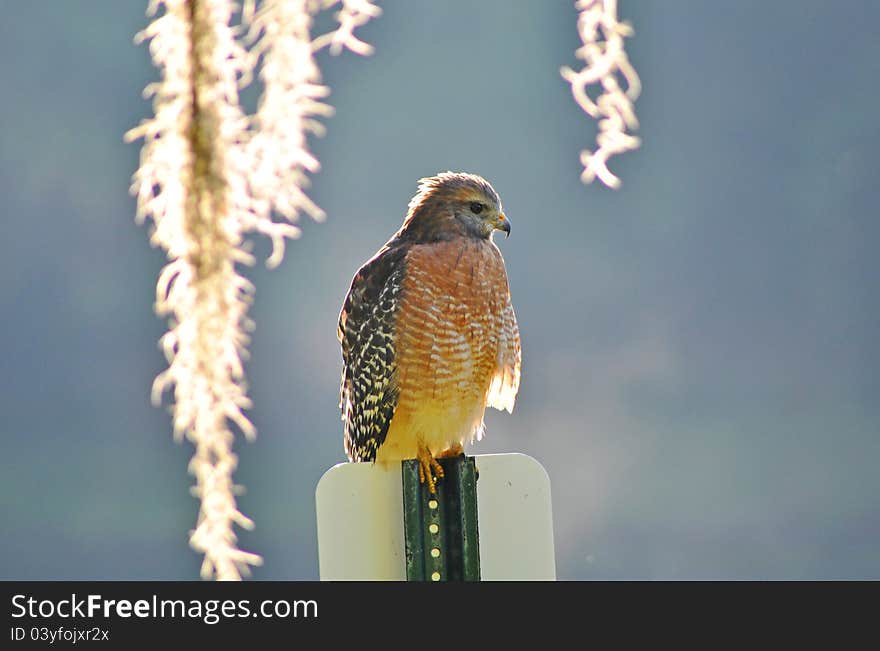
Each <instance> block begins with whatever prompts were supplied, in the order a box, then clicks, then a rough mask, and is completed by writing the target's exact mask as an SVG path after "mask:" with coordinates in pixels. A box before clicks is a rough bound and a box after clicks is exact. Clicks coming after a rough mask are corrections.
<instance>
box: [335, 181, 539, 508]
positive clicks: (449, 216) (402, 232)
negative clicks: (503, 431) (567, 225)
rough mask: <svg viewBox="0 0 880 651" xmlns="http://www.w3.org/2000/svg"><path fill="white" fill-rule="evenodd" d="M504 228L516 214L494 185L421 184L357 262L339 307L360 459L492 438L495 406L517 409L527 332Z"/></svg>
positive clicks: (413, 455) (351, 444)
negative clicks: (392, 228)
mask: <svg viewBox="0 0 880 651" xmlns="http://www.w3.org/2000/svg"><path fill="white" fill-rule="evenodd" d="M495 230H501V231H504V232H505V233H506V234H507V235H508V236H509V235H510V222H509V221H508V220H507V218H506V217H505V215H504V212H502V209H501V200H500V199H499V198H498V194H497V193H496V192H495V190H494V189H493V188H492V186H491V185H490V184H489V182H488V181H486V180H485V179H483V178H482V177H480V176H477V175H474V174H463V173H454V172H443V173H441V174H438V175H437V176H432V177H429V178H423V179H421V180H420V181H419V186H418V192H417V193H416V195H415V196H414V197H413V198H412V200H411V201H410V202H409V210H408V211H407V213H406V218H405V219H404V220H403V225H402V226H401V227H400V229H399V230H398V231H397V232H396V233H395V234H394V235H393V236H392V237H391V239H390V240H388V242H387V243H386V244H385V246H383V247H382V248H381V249H379V251H378V252H377V253H376V254H375V255H374V256H373V257H372V258H371V259H370V260H368V261H367V262H366V263H364V265H363V266H362V267H361V268H360V269H359V270H358V272H357V273H356V274H355V275H354V278H353V280H352V281H351V287H350V289H349V291H348V294H347V296H346V297H345V302H344V303H343V306H342V310H341V312H340V314H339V324H338V328H337V337H338V339H339V342H340V343H341V344H342V361H343V367H342V382H341V387H340V409H341V410H342V420H343V421H344V423H345V452H346V455H347V456H348V458H349V460H350V461H373V462H379V463H383V464H384V463H388V462H392V461H400V460H403V459H418V460H419V477H420V479H421V481H422V482H423V483H425V482H426V483H427V484H428V487H429V489H430V491H431V492H432V493H433V492H435V478H434V477H433V475H432V471H433V472H434V473H436V476H437V477H442V476H443V469H442V467H441V466H440V464H439V463H438V462H437V461H436V459H437V458H443V457H447V456H455V455H458V454H462V453H463V452H464V445H465V443H469V442H471V441H472V440H473V439H474V438H476V439H480V438H481V437H482V434H483V414H484V412H485V410H486V407H487V406H489V407H494V408H496V409H499V410H504V409H506V410H507V411H508V412H511V413H512V412H513V405H514V400H515V398H516V393H517V390H518V388H519V379H520V366H521V356H522V354H521V349H520V340H519V329H518V327H517V323H516V316H515V314H514V312H513V305H512V304H511V302H510V290H509V287H508V282H507V271H506V269H505V267H504V259H503V258H502V257H501V251H500V250H499V249H498V247H497V246H496V245H495V243H494V242H493V241H492V234H493V233H494V231H495Z"/></svg>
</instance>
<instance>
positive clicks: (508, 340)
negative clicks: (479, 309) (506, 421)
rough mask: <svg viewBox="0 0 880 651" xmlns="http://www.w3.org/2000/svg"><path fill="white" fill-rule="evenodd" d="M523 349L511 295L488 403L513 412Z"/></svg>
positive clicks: (508, 300)
mask: <svg viewBox="0 0 880 651" xmlns="http://www.w3.org/2000/svg"><path fill="white" fill-rule="evenodd" d="M521 366H522V349H521V347H520V343H519V326H518V325H517V324H516V314H514V312H513V304H512V303H511V302H510V296H509V295H508V298H507V305H506V306H505V307H504V311H503V312H502V317H501V335H500V337H499V342H498V367H497V368H496V369H495V374H494V375H493V376H492V382H491V383H490V384H489V395H488V398H487V400H486V404H487V405H488V406H489V407H494V408H495V409H498V410H504V409H506V410H507V411H509V412H510V413H513V404H514V402H515V401H516V392H517V391H518V390H519V376H520V368H521Z"/></svg>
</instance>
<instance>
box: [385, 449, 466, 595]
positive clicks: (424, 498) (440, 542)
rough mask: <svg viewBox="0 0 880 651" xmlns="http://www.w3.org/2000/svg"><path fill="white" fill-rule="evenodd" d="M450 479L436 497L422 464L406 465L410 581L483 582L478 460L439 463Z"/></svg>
mask: <svg viewBox="0 0 880 651" xmlns="http://www.w3.org/2000/svg"><path fill="white" fill-rule="evenodd" d="M438 461H439V462H440V465H441V466H442V468H443V472H444V477H443V478H442V479H438V481H437V484H436V489H437V492H436V493H434V494H433V495H432V494H431V493H430V491H429V490H428V485H427V484H422V483H421V482H419V462H418V461H417V460H415V459H411V460H407V461H403V462H402V469H401V470H402V472H401V475H402V477H403V521H404V538H405V541H406V578H407V581H479V580H480V536H479V530H478V528H477V471H476V464H475V463H474V458H473V457H467V456H465V455H460V456H457V457H450V458H447V459H438Z"/></svg>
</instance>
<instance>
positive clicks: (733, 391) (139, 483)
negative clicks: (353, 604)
mask: <svg viewBox="0 0 880 651" xmlns="http://www.w3.org/2000/svg"><path fill="white" fill-rule="evenodd" d="M380 4H381V6H382V7H383V9H384V15H383V16H382V17H381V18H379V19H378V20H375V21H374V22H372V23H370V24H369V25H368V26H367V27H365V28H363V29H362V30H361V31H360V35H361V37H362V38H364V40H366V41H368V42H370V43H372V44H374V45H375V46H376V53H375V55H374V56H371V57H367V58H360V57H357V56H355V55H353V54H351V53H346V54H345V55H343V56H339V57H335V58H334V57H330V56H329V55H328V54H326V52H325V53H322V54H321V56H320V58H319V63H320V64H321V65H322V68H323V72H324V78H325V81H326V82H327V83H328V84H329V85H330V86H331V87H332V90H333V93H332V96H331V98H330V102H331V103H332V104H333V105H334V106H335V107H336V115H335V117H333V118H331V119H329V120H328V121H327V122H326V125H327V127H328V133H327V135H326V136H325V137H324V138H322V139H316V140H313V141H312V148H313V151H314V152H315V153H316V154H317V155H318V156H319V158H320V160H321V161H322V163H323V170H322V171H321V172H320V173H319V174H318V175H316V176H315V177H314V184H313V188H312V192H311V196H312V197H313V198H314V199H315V200H316V201H317V203H318V204H319V205H321V206H322V207H323V208H324V209H325V210H326V211H327V213H328V216H329V218H328V220H327V221H326V223H323V224H314V223H306V224H304V230H305V232H304V236H303V238H302V240H300V241H298V242H294V243H292V244H291V245H290V246H289V248H288V253H287V256H286V258H285V260H284V263H283V264H282V265H281V267H280V268H279V269H277V270H275V271H268V270H266V268H265V266H264V265H262V264H260V265H258V266H257V267H255V268H253V269H249V270H248V271H247V274H248V276H249V277H250V278H252V279H253V280H254V281H255V283H256V285H257V294H256V303H255V305H254V307H253V310H252V313H251V315H252V316H253V318H254V319H255V320H256V323H257V329H256V332H255V336H254V340H253V344H252V347H251V351H252V357H251V359H250V361H249V362H248V365H247V373H248V380H249V383H250V387H251V388H250V394H251V397H252V398H253V400H254V402H255V407H254V409H253V410H252V411H251V412H250V416H251V418H252V419H253V421H254V423H255V424H256V426H257V427H258V430H259V436H258V439H257V441H256V443H254V444H248V443H245V442H244V440H243V439H240V440H239V442H238V444H237V446H236V450H237V452H238V453H239V455H240V468H239V470H238V472H237V475H236V478H237V480H238V481H239V482H240V483H242V484H243V485H244V486H246V488H247V493H246V494H245V495H244V496H242V498H241V500H240V506H241V509H242V510H243V511H244V512H245V513H246V514H248V515H249V516H251V517H252V518H253V519H254V520H255V521H256V524H257V528H256V530H255V531H253V532H243V533H242V534H241V537H240V540H241V545H242V546H243V548H245V549H248V550H252V551H255V552H258V553H260V554H262V555H263V556H264V558H265V565H264V566H263V567H261V568H257V569H256V570H255V578H257V579H315V578H317V571H318V570H317V567H318V566H317V545H316V534H315V513H314V488H315V485H316V483H317V481H318V479H319V478H320V476H321V475H322V473H323V472H324V471H325V470H326V469H327V468H329V467H330V466H332V465H333V464H335V463H338V462H340V461H342V460H343V459H344V456H343V450H342V429H341V422H340V420H339V414H338V409H337V400H338V380H339V371H340V367H341V360H340V352H339V349H338V344H337V342H336V337H335V324H336V318H337V315H338V310H339V307H340V304H341V302H342V299H343V296H344V294H345V292H346V290H347V288H348V284H349V282H350V279H351V276H352V274H353V273H354V271H355V270H356V269H357V267H358V266H359V265H360V263H361V262H363V261H364V260H366V259H367V258H368V257H369V256H371V255H372V254H373V252H374V251H375V250H376V249H377V248H378V247H379V246H380V245H381V244H382V243H383V242H384V241H385V240H386V239H387V237H388V236H389V235H390V234H391V233H392V232H393V231H394V230H395V229H396V228H397V227H398V226H399V224H400V222H401V220H402V217H403V214H404V211H405V207H406V204H407V201H408V200H409V198H410V197H411V195H412V194H413V192H414V191H415V187H416V180H417V179H418V178H419V177H421V176H425V175H430V174H433V173H435V172H438V171H442V170H446V169H452V170H462V171H471V172H476V173H479V174H482V175H484V176H485V177H487V178H488V179H489V180H490V181H491V182H492V183H493V184H494V185H495V188H496V189H497V190H498V192H499V193H500V194H501V197H502V199H503V202H504V206H505V210H506V212H507V214H508V216H509V217H510V219H511V221H512V224H513V232H512V236H511V237H510V239H507V240H502V241H500V246H501V249H502V251H503V253H504V256H505V259H506V261H507V266H508V270H509V276H510V285H511V291H512V294H513V299H514V305H515V307H516V310H517V314H518V317H519V323H520V328H521V330H522V340H523V347H524V360H523V381H522V386H521V388H520V392H519V398H518V401H517V406H516V409H515V411H514V413H513V415H512V416H511V415H507V414H506V413H505V414H500V413H499V412H495V411H491V412H490V413H488V415H487V427H488V435H487V437H486V438H485V439H484V440H483V441H482V442H481V443H479V444H477V445H476V446H475V447H474V448H472V449H471V451H472V452H475V453H490V452H507V451H518V452H524V453H527V454H529V455H532V456H534V457H535V458H537V459H538V460H539V461H540V462H541V463H543V465H544V466H545V467H546V468H547V470H548V472H549V474H550V477H551V479H552V485H553V507H554V513H553V517H554V522H555V536H556V553H557V565H558V574H559V577H560V578H562V579H594V578H596V579H631V578H635V579H697V578H722V579H750V578H773V579H823V578H880V498H878V495H880V472H878V461H880V425H878V424H880V403H878V391H880V382H878V367H880V342H878V332H880V301H878V295H877V288H878V281H880V273H878V265H877V262H876V256H877V242H878V236H880V225H878V221H880V220H878V217H880V215H878V205H880V182H878V181H880V179H878V176H880V175H878V165H877V152H878V149H880V126H878V121H877V120H878V117H877V116H878V115H880V89H878V85H877V80H878V79H880V39H878V38H877V29H878V25H880V3H876V2H869V1H864V2H858V1H848V2H841V3H828V2H821V1H818V0H811V1H800V0H787V1H782V0H779V1H775V2H762V1H742V2H736V3H719V2H685V1H665V2H659V1H655V2H648V1H643V2H637V1H635V0H630V1H627V0H623V1H622V2H621V7H620V12H621V15H622V17H623V18H625V19H627V20H629V21H630V22H632V23H633V25H634V27H635V29H636V35H635V37H634V38H632V39H629V40H628V45H627V48H628V51H629V55H630V58H631V60H632V62H633V63H634V65H635V67H636V68H637V70H638V71H639V73H640V75H641V78H642V81H643V84H644V92H643V95H642V97H641V98H640V99H639V101H638V104H637V112H638V116H639V118H640V120H641V130H640V131H639V135H641V137H642V138H643V140H644V144H643V147H642V148H641V149H639V150H637V151H635V152H633V153H630V154H627V155H625V156H623V157H618V158H616V159H613V160H612V163H611V168H612V169H613V170H614V171H615V172H617V173H618V174H619V175H620V176H621V177H622V179H623V188H622V190H620V191H618V192H614V191H611V190H608V189H606V188H604V187H602V186H600V185H593V186H584V185H582V184H581V183H580V181H579V179H578V177H579V174H580V166H579V163H578V152H579V150H580V149H582V148H584V147H586V146H592V143H593V137H594V132H595V127H594V126H593V125H592V124H591V122H590V121H589V120H588V118H587V117H586V116H585V115H584V114H583V113H581V112H580V110H579V109H578V108H577V106H576V105H575V104H574V102H573V101H572V98H571V95H570V92H569V89H568V87H567V86H566V84H565V83H564V82H563V81H562V79H561V78H560V77H559V73H558V69H559V67H560V66H561V65H566V64H575V63H576V61H575V59H574V56H573V52H574V50H575V48H576V47H577V46H578V44H579V41H578V38H577V33H576V30H575V20H576V14H575V11H574V9H573V6H572V3H571V2H569V1H567V0H564V1H563V0H558V1H557V0H554V1H542V2H539V1H537V0H535V1H526V0H514V1H509V0H493V1H489V0H482V1H480V2H465V1H451V0H448V1H439V0H438V1H434V2H428V1H419V2H405V1H402V0H398V1H394V2H392V1H390V0H389V1H386V2H380ZM145 5H146V2H140V1H130V0H126V1H125V2H120V1H116V0H113V1H110V0H103V1H97V0H96V1H89V2H86V1H82V2H64V3H61V2H45V1H44V2H31V3H4V17H3V20H2V21H0V80H2V101H0V196H2V198H3V224H4V226H5V228H4V236H3V237H2V238H0V240H2V244H0V246H2V256H0V265H2V274H0V304H2V320H0V323H2V325H0V332H2V344H0V345H2V351H0V353H2V354H0V363H2V372H0V413H2V419H0V423H2V424H0V445H2V449H0V505H2V506H0V522H2V525H0V549H2V552H3V553H2V554H0V578H4V579H191V578H196V577H197V576H198V567H199V563H200V558H199V557H198V556H197V555H196V554H195V553H194V552H193V551H191V550H190V549H189V547H188V545H187V534H188V531H189V530H190V528H191V527H192V526H193V524H194V522H195V518H196V513H197V503H196V501H195V500H194V499H193V498H192V497H190V495H189V493H188V491H189V487H190V485H191V483H192V478H191V477H190V476H188V475H187V472H186V467H187V462H188V460H189V457H190V455H191V447H190V446H189V444H182V445H178V444H175V443H174V442H173V440H172V437H171V432H170V419H169V416H168V414H167V413H166V412H165V410H163V409H156V408H153V407H152V406H151V405H150V403H149V390H150V385H151V382H152V380H153V378H154V376H155V375H156V374H157V373H158V372H159V371H160V370H162V368H163V361H164V360H163V357H162V355H161V353H160V352H159V350H158V348H157V345H156V342H157V340H158V338H159V336H160V335H161V334H162V332H163V330H164V325H163V323H162V322H161V321H160V320H159V319H157V318H156V317H155V315H154V314H153V312H152V303H153V300H154V286H155V280H156V276H157V274H158V272H159V270H160V268H161V266H162V264H163V260H164V259H163V255H162V253H161V252H160V251H157V250H154V249H151V248H150V246H149V244H148V241H147V238H148V229H147V228H146V227H141V226H138V225H136V224H135V222H134V211H135V210H134V200H133V199H132V198H131V197H130V196H129V194H128V187H129V183H130V177H131V174H132V173H133V172H134V170H135V169H136V166H137V162H138V155H139V147H138V145H136V144H134V145H132V144H125V143H124V142H123V140H122V134H123V133H124V132H125V131H126V130H127V129H129V128H130V127H132V126H134V125H136V124H137V123H138V122H139V121H140V120H141V119H142V118H144V117H145V116H147V115H148V114H149V112H150V106H149V104H148V102H146V101H144V99H143V98H142V97H141V91H142V89H143V87H144V86H145V85H146V84H147V83H148V82H150V81H152V80H155V79H156V77H157V72H156V70H155V69H154V68H153V67H152V66H151V63H150V61H149V56H148V52H147V49H146V48H145V47H144V46H136V45H134V44H133V43H132V39H133V36H134V34H135V33H136V32H137V31H138V30H140V29H142V28H143V27H144V26H145V25H146V24H147V19H146V18H145V16H144V9H145ZM251 101H252V97H251ZM256 250H257V251H258V252H259V253H260V255H261V260H265V254H266V252H267V251H268V244H267V242H265V241H262V240H257V241H256Z"/></svg>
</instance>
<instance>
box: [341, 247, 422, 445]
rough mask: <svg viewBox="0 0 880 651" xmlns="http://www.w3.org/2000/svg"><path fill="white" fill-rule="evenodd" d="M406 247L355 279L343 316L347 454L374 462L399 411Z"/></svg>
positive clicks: (387, 250)
mask: <svg viewBox="0 0 880 651" xmlns="http://www.w3.org/2000/svg"><path fill="white" fill-rule="evenodd" d="M405 256H406V247H405V246H403V245H402V244H397V245H395V244H394V243H393V242H389V244H388V245H386V246H385V247H384V248H383V249H382V250H381V251H379V253H377V254H376V255H375V256H374V257H373V258H372V259H371V260H370V261H368V262H367V263H366V264H364V266H363V267H361V268H360V269H359V270H358V272H357V273H356V274H355V276H354V279H353V280H352V282H351V288H350V289H349V291H348V295H347V296H346V298H345V303H344V304H343V307H342V311H341V313H340V315H339V326H338V329H337V337H338V338H339V341H340V343H341V344H342V364H343V366H342V382H341V386H340V404H339V406H340V408H341V410H342V420H343V421H344V422H345V453H346V454H347V455H348V458H349V459H350V460H351V461H374V460H375V458H376V451H377V450H378V448H379V446H380V445H382V442H383V441H384V440H385V436H386V434H387V433H388V425H389V423H390V422H391V419H392V417H393V416H394V410H395V408H396V406H397V400H398V395H399V388H398V386H397V377H396V375H397V364H396V361H395V354H396V351H395V348H394V327H395V319H396V314H397V307H398V304H399V301H400V294H401V286H402V283H403V275H404V264H405V263H404V258H405Z"/></svg>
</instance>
